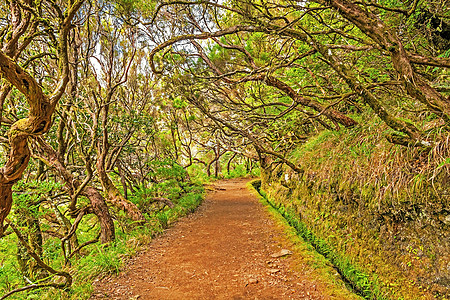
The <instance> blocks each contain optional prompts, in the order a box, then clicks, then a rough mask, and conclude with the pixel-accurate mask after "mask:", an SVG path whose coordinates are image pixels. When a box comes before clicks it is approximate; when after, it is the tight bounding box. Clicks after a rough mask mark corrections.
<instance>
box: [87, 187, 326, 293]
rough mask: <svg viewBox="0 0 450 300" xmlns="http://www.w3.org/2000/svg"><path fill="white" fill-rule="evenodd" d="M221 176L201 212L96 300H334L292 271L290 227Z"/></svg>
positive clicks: (98, 287) (101, 289)
mask: <svg viewBox="0 0 450 300" xmlns="http://www.w3.org/2000/svg"><path fill="white" fill-rule="evenodd" d="M246 182H247V180H242V179H237V180H227V181H219V182H217V183H216V184H215V186H216V187H217V189H216V191H215V192H211V193H209V195H208V197H207V199H206V200H205V202H204V204H203V205H202V206H201V207H200V208H199V210H198V211H197V212H196V213H194V214H193V215H191V216H190V217H187V218H185V219H183V220H182V221H181V222H179V223H177V224H176V225H175V226H174V227H173V228H171V229H169V230H167V232H166V233H165V234H164V235H163V236H161V237H160V238H157V239H155V240H154V241H153V242H152V243H151V244H150V245H149V246H148V250H146V251H145V252H144V253H142V254H141V255H139V256H137V257H136V258H135V259H133V260H132V262H131V263H130V264H129V265H128V267H127V268H126V270H125V271H124V272H122V273H121V275H119V276H117V277H116V276H115V277H112V278H105V279H103V280H102V281H100V282H97V283H96V284H95V292H94V294H93V295H94V296H93V299H177V300H178V299H329V297H327V296H324V295H322V294H321V292H320V291H319V290H320V287H318V284H317V283H314V282H312V281H311V280H310V279H309V278H308V277H307V275H304V274H300V273H298V272H296V271H293V269H292V268H291V266H290V264H291V263H292V261H293V259H294V258H293V256H290V255H288V256H284V257H279V258H273V257H272V256H271V255H273V254H275V253H277V252H279V251H280V250H282V249H283V248H284V247H285V246H286V244H283V235H284V234H283V232H281V231H280V229H278V228H277V227H276V226H274V224H273V221H272V220H271V219H270V218H269V216H268V213H267V212H266V211H265V209H264V207H263V206H262V205H261V204H260V203H259V202H258V200H257V199H256V197H255V196H254V195H252V194H251V193H250V191H248V190H247V188H246V187H245V184H246Z"/></svg>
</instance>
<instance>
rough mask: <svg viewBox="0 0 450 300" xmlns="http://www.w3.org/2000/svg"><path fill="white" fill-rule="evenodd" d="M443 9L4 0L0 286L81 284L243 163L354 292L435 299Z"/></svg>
mask: <svg viewBox="0 0 450 300" xmlns="http://www.w3.org/2000/svg"><path fill="white" fill-rule="evenodd" d="M449 7H450V5H449V2H448V1H447V0H440V1H431V0H405V1H397V0H383V1H349V0H315V1H310V2H304V1H289V0H286V1H264V0H260V1H252V0H230V1H214V0H213V1H203V0H199V1H185V0H180V1H144V0H116V1H90V0H67V1H66V0H8V1H2V2H1V3H0V8H1V9H0V43H1V44H0V49H1V50H0V73H1V78H0V80H1V82H0V107H1V108H2V109H1V115H0V125H1V127H0V130H1V137H0V141H1V142H2V146H3V147H2V160H3V161H2V165H3V167H2V168H1V169H0V263H1V265H0V293H1V294H4V295H5V297H6V296H10V295H14V296H15V297H24V298H27V297H32V296H33V295H34V296H35V297H38V296H37V295H39V297H47V298H49V299H55V297H56V298H57V297H60V298H73V299H79V298H83V297H84V298H86V297H88V296H89V291H90V283H89V280H92V279H93V278H94V277H95V276H96V275H98V274H99V273H101V272H116V271H117V270H118V269H119V268H120V265H121V263H122V258H124V257H126V256H129V255H131V254H132V253H133V252H135V251H136V250H137V249H138V248H139V245H142V244H144V243H146V242H148V240H149V239H151V237H152V236H154V235H155V234H157V233H158V232H160V231H161V230H162V229H164V228H165V227H167V226H168V224H170V223H171V222H172V221H173V220H174V219H176V218H177V217H178V216H181V215H184V214H186V213H188V212H190V211H192V210H193V209H194V208H195V207H196V206H197V205H198V204H199V203H200V202H201V199H202V194H203V189H202V187H201V183H203V182H205V181H207V180H209V179H210V178H219V177H236V176H244V175H247V174H250V175H252V176H261V179H262V182H261V185H260V187H261V188H262V190H264V191H266V192H267V195H268V197H269V198H270V199H273V203H274V206H275V207H277V208H279V209H281V210H282V211H283V212H284V213H285V214H286V215H289V217H290V218H291V219H295V220H297V221H296V222H301V224H302V226H304V228H305V230H306V231H307V234H306V236H309V237H312V236H313V237H314V238H312V240H313V244H317V245H316V246H318V247H319V248H320V247H322V248H324V247H325V248H326V251H325V250H323V249H322V250H323V251H325V252H324V253H325V254H324V255H325V256H327V255H329V256H330V257H331V260H332V261H335V262H336V265H337V268H339V269H340V272H342V273H343V274H344V277H345V274H347V280H349V281H350V282H352V281H353V282H354V283H353V288H355V289H356V290H357V291H358V292H359V293H360V294H361V295H362V296H364V297H366V298H368V299H419V298H424V299H427V298H429V297H437V298H442V299H446V297H448V296H449V293H450V272H449V268H450V253H449V249H450V240H449V238H450V235H449V226H450V206H449V195H450V193H449V183H450V178H449V167H450V156H449V146H450V135H449V122H450V71H449V67H450V9H449ZM298 224H299V223H298ZM302 228H303V227H302ZM314 241H316V242H314ZM317 241H320V243H317ZM321 245H322V246H321ZM324 245H325V246H324ZM319 250H320V249H319ZM327 253H328V254H327ZM330 253H331V254H330ZM342 259H344V260H345V262H346V263H342ZM352 274H353V275H352ZM61 278H62V279H61ZM38 288H39V289H38ZM23 291H27V292H23ZM16 292H22V293H16ZM27 293H28V294H27ZM2 299H3V298H2Z"/></svg>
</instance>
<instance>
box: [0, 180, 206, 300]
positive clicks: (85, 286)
mask: <svg viewBox="0 0 450 300" xmlns="http://www.w3.org/2000/svg"><path fill="white" fill-rule="evenodd" d="M203 198H204V190H203V188H202V187H196V188H191V190H190V191H189V192H188V193H187V194H185V195H183V196H182V197H181V198H180V199H178V200H177V203H176V205H175V207H174V208H172V209H166V210H164V211H161V212H159V213H157V214H155V215H153V216H150V217H149V219H148V222H147V223H146V224H145V226H140V227H136V226H135V227H130V228H131V229H129V228H128V227H124V228H122V227H121V226H116V240H115V241H114V243H112V244H109V245H100V244H93V245H89V246H87V247H86V248H84V249H83V250H82V252H81V255H80V256H79V257H78V258H77V259H75V258H73V259H72V265H71V266H70V267H69V266H67V267H63V258H62V257H61V255H60V254H61V252H60V251H61V250H60V245H59V243H58V240H57V239H54V238H49V239H46V241H45V243H44V250H45V252H44V261H45V262H46V263H49V264H50V265H52V267H54V268H55V269H58V270H60V269H65V270H66V271H69V272H70V274H71V275H72V276H73V284H72V286H71V287H70V289H68V290H66V291H63V290H56V289H53V288H47V289H41V290H33V291H28V292H22V293H16V294H14V295H13V296H11V297H9V298H8V299H21V300H22V299H49V300H50V299H52V300H54V299H67V300H72V299H73V300H75V299H76V300H78V299H88V298H89V297H90V295H91V293H92V291H93V288H92V283H93V281H94V280H95V279H96V278H98V277H102V276H107V275H113V274H117V273H118V272H120V270H121V269H122V268H123V266H124V265H125V264H126V261H127V260H128V259H129V258H131V257H132V256H134V255H135V254H136V253H137V252H138V251H140V250H142V249H143V247H144V246H145V245H147V244H148V243H149V242H150V241H151V240H152V238H154V237H155V236H157V235H159V234H160V233H162V232H163V230H164V229H165V228H167V227H168V226H170V225H171V224H173V223H174V222H176V221H177V220H178V219H179V218H180V217H183V216H185V215H187V214H189V213H192V212H193V211H194V210H195V209H196V208H197V207H198V205H200V203H201V202H202V200H203ZM91 219H92V220H91ZM94 219H95V218H94V217H92V218H87V219H86V221H85V222H84V223H83V224H82V226H81V228H80V229H79V231H85V232H83V234H81V232H80V234H79V240H80V243H82V242H85V241H88V240H89V239H92V238H93V237H94V236H95V235H96V232H95V231H96V230H93V229H92V225H93V224H94V225H95V223H93V221H94ZM116 225H119V224H116ZM89 228H91V229H90V230H89ZM95 228H96V227H95V226H94V229H95ZM16 244H17V238H16V237H15V236H14V235H9V236H7V237H3V238H2V239H1V240H0V263H1V264H0V296H1V295H2V294H5V293H7V292H8V291H10V290H12V289H15V288H19V287H22V286H25V285H27V283H25V282H24V280H23V278H22V276H21V274H20V272H19V270H18V267H17V262H16V259H15V253H16Z"/></svg>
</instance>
